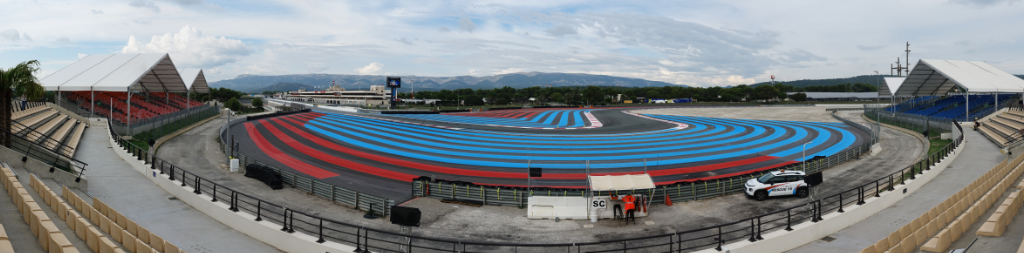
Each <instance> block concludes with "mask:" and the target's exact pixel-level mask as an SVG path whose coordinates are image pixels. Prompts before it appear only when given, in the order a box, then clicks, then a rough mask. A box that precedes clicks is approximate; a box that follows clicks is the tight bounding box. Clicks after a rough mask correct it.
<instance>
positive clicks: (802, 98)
mask: <svg viewBox="0 0 1024 253" xmlns="http://www.w3.org/2000/svg"><path fill="white" fill-rule="evenodd" d="M789 98H791V99H793V100H795V101H799V102H803V101H807V94H805V93H803V92H798V93H796V94H793V95H790V96H789Z"/></svg>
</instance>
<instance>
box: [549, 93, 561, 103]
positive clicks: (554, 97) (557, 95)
mask: <svg viewBox="0 0 1024 253" xmlns="http://www.w3.org/2000/svg"><path fill="white" fill-rule="evenodd" d="M551 101H555V102H561V101H562V93H561V92H555V93H551Z"/></svg>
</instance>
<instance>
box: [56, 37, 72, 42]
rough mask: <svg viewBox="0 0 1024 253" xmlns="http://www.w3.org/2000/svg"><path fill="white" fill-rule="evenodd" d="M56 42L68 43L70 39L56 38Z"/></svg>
mask: <svg viewBox="0 0 1024 253" xmlns="http://www.w3.org/2000/svg"><path fill="white" fill-rule="evenodd" d="M57 42H61V43H70V42H71V39H68V37H60V38H57Z"/></svg>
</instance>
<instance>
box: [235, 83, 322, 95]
mask: <svg viewBox="0 0 1024 253" xmlns="http://www.w3.org/2000/svg"><path fill="white" fill-rule="evenodd" d="M300 89H305V90H310V89H313V86H311V85H305V84H301V83H288V82H280V83H275V84H273V85H270V86H267V87H263V88H256V89H254V90H251V91H249V92H252V93H260V92H264V91H297V90H300Z"/></svg>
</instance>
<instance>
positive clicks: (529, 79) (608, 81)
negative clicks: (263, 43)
mask: <svg viewBox="0 0 1024 253" xmlns="http://www.w3.org/2000/svg"><path fill="white" fill-rule="evenodd" d="M331 81H335V82H337V84H338V86H341V87H342V88H346V89H368V88H369V86H370V85H373V84H383V83H384V76H382V75H331V74H302V75H280V76H257V75H240V76H238V77H235V78H234V79H227V80H221V81H216V82H211V83H210V87H225V88H230V89H233V90H238V91H243V92H255V91H257V90H258V91H264V90H268V89H264V88H267V87H262V85H263V84H267V83H274V84H279V83H292V84H302V85H307V86H321V85H331ZM545 85H551V86H589V85H596V86H619V87H662V86H680V85H674V84H671V83H666V82H659V81H649V80H644V79H637V78H625V77H615V76H605V75H590V74H571V73H541V72H529V73H512V74H502V75H493V76H482V77H476V76H455V77H424V76H402V89H403V90H404V89H407V88H409V87H412V86H415V89H417V90H420V89H423V90H440V89H461V88H471V89H492V88H501V87H504V86H509V87H513V88H516V89H521V88H527V87H531V86H545ZM270 90H275V89H270ZM289 90H295V89H289Z"/></svg>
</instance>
